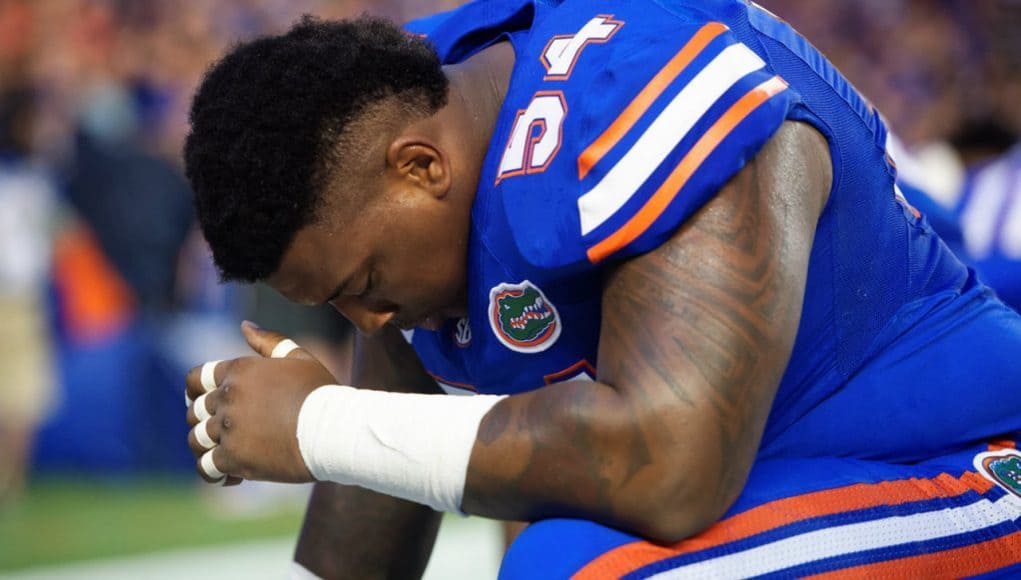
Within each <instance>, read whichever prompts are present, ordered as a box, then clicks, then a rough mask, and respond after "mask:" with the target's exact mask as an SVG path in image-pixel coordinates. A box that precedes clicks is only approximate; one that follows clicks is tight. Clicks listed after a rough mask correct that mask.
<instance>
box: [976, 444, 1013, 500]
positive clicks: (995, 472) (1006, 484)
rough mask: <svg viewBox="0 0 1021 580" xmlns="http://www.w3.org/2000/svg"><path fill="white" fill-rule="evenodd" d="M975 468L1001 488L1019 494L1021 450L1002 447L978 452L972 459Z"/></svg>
mask: <svg viewBox="0 0 1021 580" xmlns="http://www.w3.org/2000/svg"><path fill="white" fill-rule="evenodd" d="M973 464H974V466H975V470H976V471H978V472H979V473H981V474H982V475H984V476H985V477H986V478H987V479H991V480H992V481H993V482H995V483H996V484H997V485H999V486H1000V487H1002V488H1003V489H1005V490H1007V491H1009V492H1011V493H1013V494H1014V495H1016V496H1021V451H1018V450H1017V449H1002V450H1000V451H987V452H985V453H979V454H978V455H976V456H975V460H974V461H973Z"/></svg>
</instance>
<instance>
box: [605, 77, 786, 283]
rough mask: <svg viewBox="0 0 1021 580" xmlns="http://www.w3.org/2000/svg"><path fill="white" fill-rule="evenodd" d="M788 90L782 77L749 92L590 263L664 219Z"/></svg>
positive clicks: (717, 123) (610, 253)
mask: <svg viewBox="0 0 1021 580" xmlns="http://www.w3.org/2000/svg"><path fill="white" fill-rule="evenodd" d="M786 88H787V83H786V82H784V80H783V79H782V78H780V77H779V76H774V77H773V78H771V79H769V80H768V81H765V82H763V83H762V84H760V85H759V86H757V87H755V88H754V89H752V90H750V91H748V93H746V94H745V95H744V96H743V97H741V98H740V99H739V100H738V101H737V102H736V103H734V104H733V105H732V106H731V107H730V108H729V109H727V112H726V113H724V114H723V116H722V117H720V118H719V119H718V120H717V121H716V122H715V123H713V126H712V127H710V128H709V130H708V131H706V132H705V134H704V135H702V137H701V138H700V139H699V140H698V142H696V143H695V145H694V146H693V147H692V148H691V150H690V151H688V153H687V154H686V155H685V156H684V158H683V159H681V162H680V163H679V164H677V167H675V168H674V170H673V171H672V172H671V173H670V175H669V176H668V177H667V178H666V181H664V182H663V185H661V186H659V189H657V190H656V193H654V194H653V195H652V197H650V198H649V200H648V201H647V202H645V205H644V206H642V209H640V210H638V213H636V214H635V215H633V216H631V219H629V220H628V221H627V223H625V224H624V225H623V226H621V228H620V229H619V230H617V231H615V232H613V233H612V234H610V235H609V236H607V238H606V239H604V240H602V241H601V242H599V243H597V244H596V245H594V246H592V247H591V248H589V249H588V259H589V261H590V262H592V263H593V264H595V263H598V262H601V261H602V260H604V259H606V258H607V257H608V256H610V255H612V254H613V253H614V252H616V251H617V250H619V249H621V248H623V247H624V246H626V245H628V244H630V243H631V242H633V241H634V240H635V239H636V238H637V237H638V236H640V235H642V232H644V231H645V230H646V229H648V228H649V226H650V225H652V223H653V222H654V221H656V218H658V217H659V216H660V215H662V213H663V211H664V210H666V208H667V206H668V205H670V202H671V201H673V200H674V198H675V197H676V196H677V193H678V192H680V190H681V188H683V187H684V184H686V183H687V182H688V180H689V179H691V176H692V175H694V174H695V171H697V170H698V168H699V167H700V166H701V165H702V162H703V161H705V159H706V158H707V157H709V155H710V154H711V153H712V152H713V151H714V150H715V149H716V147H717V146H718V145H719V144H720V143H721V142H722V141H723V140H724V139H725V138H726V137H727V135H729V134H730V132H731V131H733V130H734V128H735V127H737V125H738V124H739V123H741V121H743V120H744V119H745V117H747V116H748V115H750V114H751V113H752V111H754V110H755V109H757V108H758V107H759V106H760V105H762V103H765V102H766V101H767V100H769V98H770V97H772V96H773V95H776V94H777V93H780V92H782V91H783V90H784V89H786Z"/></svg>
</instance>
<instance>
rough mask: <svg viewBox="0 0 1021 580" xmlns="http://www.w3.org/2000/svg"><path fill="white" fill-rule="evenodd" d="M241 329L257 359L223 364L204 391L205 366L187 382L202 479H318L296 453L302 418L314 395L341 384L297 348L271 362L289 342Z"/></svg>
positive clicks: (193, 440) (192, 441)
mask: <svg viewBox="0 0 1021 580" xmlns="http://www.w3.org/2000/svg"><path fill="white" fill-rule="evenodd" d="M241 331H242V334H244V337H245V340H247V341H248V344H249V345H250V346H251V347H252V349H253V350H255V352H256V353H258V355H259V356H250V357H244V358H237V359H234V360H225V361H220V362H219V363H218V364H216V365H215V369H214V370H213V373H212V377H211V381H210V378H209V377H207V379H206V381H205V382H206V386H203V380H202V370H203V366H204V365H201V366H197V367H195V368H193V369H191V370H190V371H188V375H187V377H186V379H185V383H186V388H185V395H186V398H187V400H188V401H194V403H192V404H189V407H188V415H187V420H188V424H189V425H191V426H192V430H191V431H190V432H189V433H188V446H189V447H190V448H191V451H192V453H194V454H195V458H196V467H197V469H198V472H199V475H201V476H202V478H203V479H205V480H206V481H208V482H210V483H220V482H223V483H224V484H225V485H233V484H237V483H240V481H241V479H253V480H265V481H279V482H288V483H300V482H307V481H313V477H312V474H311V473H309V471H308V468H307V467H306V466H305V462H304V460H303V459H302V457H301V451H300V450H299V448H298V438H297V427H298V414H299V412H300V411H301V405H302V403H303V402H304V401H305V397H307V396H308V394H309V393H311V392H312V391H314V390H315V389H316V388H318V387H320V386H322V385H328V384H334V383H336V379H335V378H334V377H333V375H332V374H330V372H329V371H328V370H326V367H324V366H323V365H322V363H320V362H319V361H318V360H316V358H315V357H313V356H312V355H311V354H309V353H308V351H306V350H305V349H303V348H300V347H297V348H294V349H293V350H291V351H290V352H288V353H287V355H286V356H285V357H283V358H271V355H272V353H273V350H274V348H276V347H277V345H279V344H280V343H281V342H283V341H285V340H287V338H286V337H285V336H283V335H281V334H279V333H276V332H271V331H267V330H262V329H260V328H258V327H257V326H255V325H254V324H251V323H244V324H242V325H241ZM278 355H279V353H278ZM208 372H209V371H208V370H207V373H208ZM210 383H211V384H210ZM214 385H215V388H214V389H212V390H209V391H208V393H207V390H208V389H207V387H212V386H214ZM203 395H205V396H203ZM200 407H201V408H200ZM203 411H206V412H207V413H204V412H203ZM204 418H205V420H204V421H203V419H204ZM200 422H202V423H203V424H202V425H200V424H199V423H200ZM207 453H209V457H205V458H203V456H204V455H206V454H207ZM210 461H211V462H212V466H210ZM222 474H226V477H224V476H223V475H222Z"/></svg>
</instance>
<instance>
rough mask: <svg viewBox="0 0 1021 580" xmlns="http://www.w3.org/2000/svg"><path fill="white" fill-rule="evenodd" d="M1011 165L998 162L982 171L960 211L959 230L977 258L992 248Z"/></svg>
mask: <svg viewBox="0 0 1021 580" xmlns="http://www.w3.org/2000/svg"><path fill="white" fill-rule="evenodd" d="M1009 177H1010V167H1009V166H1008V165H1007V164H1006V163H997V164H996V165H994V166H990V167H989V168H988V169H987V170H985V171H983V172H981V173H980V174H979V175H978V177H977V178H975V183H974V185H973V189H972V194H971V198H970V199H969V200H968V202H967V206H966V207H965V208H964V212H963V213H962V214H961V233H962V234H963V236H964V247H965V249H966V250H967V251H968V255H969V256H970V257H971V258H973V259H977V260H980V259H982V258H984V257H986V256H987V255H989V253H990V252H992V251H993V242H994V241H995V239H996V222H997V221H998V220H999V217H1000V214H1001V213H1002V212H1003V204H1004V203H1005V202H1006V201H1007V194H1008V193H1009V192H1010V188H1009V187H1007V183H1006V182H1007V179H1008V178H1009Z"/></svg>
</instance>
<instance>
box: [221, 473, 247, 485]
mask: <svg viewBox="0 0 1021 580" xmlns="http://www.w3.org/2000/svg"><path fill="white" fill-rule="evenodd" d="M242 481H244V479H241V478H240V477H237V476H235V475H228V476H227V479H224V480H223V487H233V486H235V485H241V482H242Z"/></svg>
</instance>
